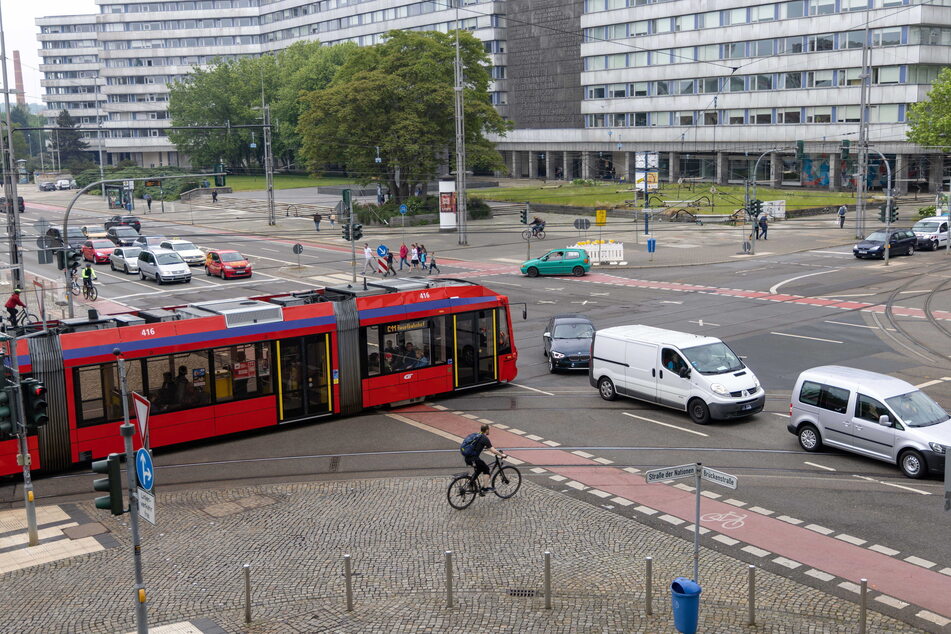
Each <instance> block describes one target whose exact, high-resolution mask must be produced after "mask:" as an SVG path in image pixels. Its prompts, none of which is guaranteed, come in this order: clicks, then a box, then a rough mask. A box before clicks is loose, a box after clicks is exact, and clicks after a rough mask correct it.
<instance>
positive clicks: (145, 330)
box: [140, 328, 155, 337]
mask: <svg viewBox="0 0 951 634" xmlns="http://www.w3.org/2000/svg"><path fill="white" fill-rule="evenodd" d="M140 334H141V335H142V336H143V337H148V336H151V335H154V334H155V328H143V329H142V332H141V333H140Z"/></svg>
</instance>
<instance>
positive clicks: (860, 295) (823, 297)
mask: <svg viewBox="0 0 951 634" xmlns="http://www.w3.org/2000/svg"><path fill="white" fill-rule="evenodd" d="M880 294H881V293H852V294H851V295H819V299H835V298H837V297H872V296H873V295H880Z"/></svg>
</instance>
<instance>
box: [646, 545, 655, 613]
mask: <svg viewBox="0 0 951 634" xmlns="http://www.w3.org/2000/svg"><path fill="white" fill-rule="evenodd" d="M644 563H645V564H646V565H647V572H646V574H645V576H646V577H647V590H646V592H645V595H644V603H645V606H644V608H645V609H644V611H645V613H646V614H647V615H648V616H650V615H651V614H653V613H654V598H653V590H654V558H653V557H645V558H644Z"/></svg>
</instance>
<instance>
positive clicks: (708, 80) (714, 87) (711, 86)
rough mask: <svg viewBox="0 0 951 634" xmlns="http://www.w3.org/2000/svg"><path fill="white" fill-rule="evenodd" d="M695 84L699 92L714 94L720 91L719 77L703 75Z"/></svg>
mask: <svg viewBox="0 0 951 634" xmlns="http://www.w3.org/2000/svg"><path fill="white" fill-rule="evenodd" d="M697 86H698V89H699V91H700V92H702V93H707V94H716V93H718V92H720V78H719V77H705V78H703V79H699V80H697Z"/></svg>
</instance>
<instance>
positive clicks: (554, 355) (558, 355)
mask: <svg viewBox="0 0 951 634" xmlns="http://www.w3.org/2000/svg"><path fill="white" fill-rule="evenodd" d="M551 357H552V359H564V358H565V355H563V354H562V353H560V352H556V351H554V350H552V351H551Z"/></svg>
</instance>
